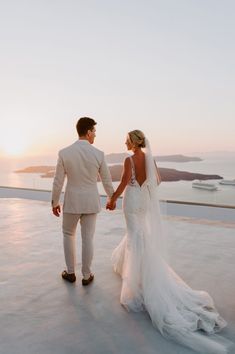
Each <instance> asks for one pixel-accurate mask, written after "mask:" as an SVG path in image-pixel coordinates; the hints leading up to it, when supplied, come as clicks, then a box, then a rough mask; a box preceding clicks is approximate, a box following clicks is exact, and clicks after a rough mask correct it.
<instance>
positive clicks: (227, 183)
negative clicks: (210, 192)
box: [219, 179, 235, 186]
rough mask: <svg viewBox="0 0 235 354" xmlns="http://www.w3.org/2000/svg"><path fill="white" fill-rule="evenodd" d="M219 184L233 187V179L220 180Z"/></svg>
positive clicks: (234, 180) (234, 181) (234, 182)
mask: <svg viewBox="0 0 235 354" xmlns="http://www.w3.org/2000/svg"><path fill="white" fill-rule="evenodd" d="M219 184H224V185H227V186H235V179H222V180H221V181H219Z"/></svg>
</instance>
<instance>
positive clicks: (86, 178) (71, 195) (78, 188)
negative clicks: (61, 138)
mask: <svg viewBox="0 0 235 354" xmlns="http://www.w3.org/2000/svg"><path fill="white" fill-rule="evenodd" d="M98 175H100V178H101V181H102V183H103V186H104V189H105V192H106V193H107V195H108V196H109V197H110V196H111V195H112V194H113V192H114V190H113V186H112V179H111V175H110V171H109V168H108V166H107V164H106V161H105V157H104V153H103V152H102V151H100V150H98V149H97V148H95V147H94V146H92V145H91V144H90V143H89V142H88V141H87V140H77V141H76V142H75V143H74V144H72V145H70V146H68V147H66V148H64V149H62V150H60V151H59V156H58V161H57V166H56V172H55V177H54V182H53V188H52V206H53V207H56V206H57V205H58V204H59V199H60V194H61V190H62V187H63V184H64V180H65V177H66V176H67V185H66V188H65V195H64V205H63V211H64V212H65V213H72V214H92V213H98V212H99V211H100V210H101V204H100V197H99V192H98V188H97V178H98Z"/></svg>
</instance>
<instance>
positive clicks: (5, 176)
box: [0, 153, 235, 206]
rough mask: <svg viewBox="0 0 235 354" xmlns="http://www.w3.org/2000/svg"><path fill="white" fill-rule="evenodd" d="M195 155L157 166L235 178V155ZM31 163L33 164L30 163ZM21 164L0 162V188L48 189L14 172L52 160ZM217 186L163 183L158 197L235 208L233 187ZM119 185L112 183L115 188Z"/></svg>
mask: <svg viewBox="0 0 235 354" xmlns="http://www.w3.org/2000/svg"><path fill="white" fill-rule="evenodd" d="M197 156H199V157H202V158H203V161H199V162H186V163H173V162H161V163H159V164H158V165H159V167H166V168H175V169H177V170H180V171H188V172H198V173H205V174H218V175H220V176H221V177H223V178H226V179H235V153H227V154H226V153H223V154H222V153H220V154H218V155H216V154H207V155H206V154H204V155H199V154H197ZM33 161H34V163H33ZM33 161H32V160H31V161H30V160H27V161H26V160H22V161H18V160H15V161H10V162H9V161H8V162H3V163H1V172H0V186H11V187H23V188H24V187H25V188H34V189H46V190H51V187H52V179H49V178H41V177H40V174H23V173H15V172H14V171H15V170H16V169H19V168H24V167H27V166H32V165H45V164H47V165H54V164H55V161H54V160H53V159H49V160H45V159H42V160H40V159H37V161H35V159H34V160H33ZM214 182H215V183H216V184H217V185H218V188H219V189H218V190H217V191H206V190H200V189H195V188H192V182H191V181H189V182H188V181H179V182H162V184H161V185H160V190H159V192H160V197H161V198H162V199H168V200H180V201H194V202H205V203H213V204H226V205H233V206H235V186H222V185H220V184H218V181H214ZM98 185H99V191H100V193H101V194H105V192H104V189H103V186H102V183H98ZM117 185H118V182H114V186H115V187H116V186H117Z"/></svg>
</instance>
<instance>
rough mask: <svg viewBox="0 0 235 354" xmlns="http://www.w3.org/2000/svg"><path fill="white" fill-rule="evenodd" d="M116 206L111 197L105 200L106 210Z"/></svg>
mask: <svg viewBox="0 0 235 354" xmlns="http://www.w3.org/2000/svg"><path fill="white" fill-rule="evenodd" d="M115 208H116V201H114V200H113V199H112V198H111V199H110V200H109V201H108V202H107V204H106V209H108V210H114V209H115Z"/></svg>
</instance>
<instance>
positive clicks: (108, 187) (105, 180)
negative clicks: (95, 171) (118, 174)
mask: <svg viewBox="0 0 235 354" xmlns="http://www.w3.org/2000/svg"><path fill="white" fill-rule="evenodd" d="M99 175H100V179H101V182H102V184H103V187H104V190H105V192H106V194H107V195H108V196H109V197H111V196H112V195H113V193H114V189H113V184H112V177H111V174H110V171H109V168H108V165H107V163H106V160H105V156H104V153H103V157H102V162H101V165H100V169H99Z"/></svg>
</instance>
